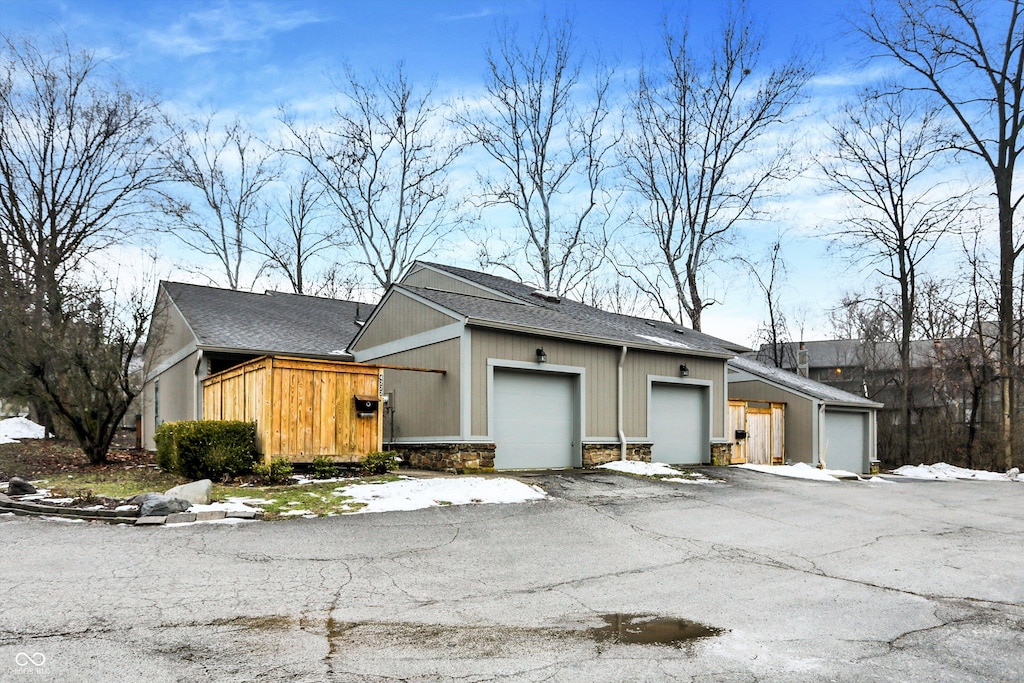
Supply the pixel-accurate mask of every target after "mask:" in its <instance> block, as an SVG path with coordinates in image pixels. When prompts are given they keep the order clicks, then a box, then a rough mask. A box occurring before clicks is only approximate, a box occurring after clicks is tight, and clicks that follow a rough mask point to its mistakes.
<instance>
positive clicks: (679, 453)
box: [649, 384, 708, 465]
mask: <svg viewBox="0 0 1024 683" xmlns="http://www.w3.org/2000/svg"><path fill="white" fill-rule="evenodd" d="M706 396H707V391H706V390H705V389H704V388H703V387H696V386H688V385H685V384H652V385H651V406H650V418H649V420H650V422H649V424H650V427H649V429H650V439H651V444H652V445H651V460H652V461H653V462H665V463H671V464H683V465H699V464H701V463H703V462H704V456H705V452H706V451H707V450H708V446H707V443H708V436H707V428H708V415H707V406H706V403H707V399H706Z"/></svg>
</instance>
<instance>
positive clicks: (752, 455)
mask: <svg viewBox="0 0 1024 683" xmlns="http://www.w3.org/2000/svg"><path fill="white" fill-rule="evenodd" d="M729 430H730V431H729V435H730V436H731V437H733V446H732V456H731V459H730V463H732V464H737V463H744V462H747V463H752V464H755V465H781V464H783V463H784V462H785V460H786V436H785V435H786V406H785V404H783V403H770V402H758V401H742V400H737V399H729Z"/></svg>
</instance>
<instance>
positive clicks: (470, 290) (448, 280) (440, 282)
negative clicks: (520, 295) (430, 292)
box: [402, 267, 509, 301]
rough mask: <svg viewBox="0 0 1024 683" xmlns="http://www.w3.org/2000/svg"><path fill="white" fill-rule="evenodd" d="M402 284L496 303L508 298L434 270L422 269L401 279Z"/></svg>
mask: <svg viewBox="0 0 1024 683" xmlns="http://www.w3.org/2000/svg"><path fill="white" fill-rule="evenodd" d="M402 284H405V285H409V286H411V287H431V288H433V289H440V290H442V291H444V292H454V293H456V294H468V295H470V296H478V297H480V298H481V299H494V300H496V301H508V300H509V297H506V296H501V295H500V294H494V293H493V292H490V291H488V290H486V289H484V288H483V287H477V286H476V285H473V284H470V283H468V282H464V281H463V280H459V279H457V278H455V277H452V276H450V275H447V274H445V273H439V272H437V271H436V270H429V269H427V268H422V267H421V268H418V269H416V270H415V271H413V272H411V273H409V274H408V275H406V276H405V277H404V278H402Z"/></svg>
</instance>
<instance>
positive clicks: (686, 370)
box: [679, 363, 690, 377]
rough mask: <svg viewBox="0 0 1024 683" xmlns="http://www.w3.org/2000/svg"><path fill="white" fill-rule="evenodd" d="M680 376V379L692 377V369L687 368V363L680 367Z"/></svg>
mask: <svg viewBox="0 0 1024 683" xmlns="http://www.w3.org/2000/svg"><path fill="white" fill-rule="evenodd" d="M679 376H680V377H689V376H690V368H688V367H686V363H682V364H680V365H679Z"/></svg>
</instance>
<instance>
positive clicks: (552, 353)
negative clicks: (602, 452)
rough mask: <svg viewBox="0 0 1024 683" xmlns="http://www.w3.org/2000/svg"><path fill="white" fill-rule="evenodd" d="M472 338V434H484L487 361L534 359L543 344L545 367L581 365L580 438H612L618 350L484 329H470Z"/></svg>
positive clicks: (485, 430)
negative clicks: (583, 423) (583, 415)
mask: <svg viewBox="0 0 1024 683" xmlns="http://www.w3.org/2000/svg"><path fill="white" fill-rule="evenodd" d="M472 338H473V357H472V361H471V362H472V366H471V367H472V372H473V376H472V395H473V399H472V405H473V415H472V425H473V426H472V429H473V435H474V436H479V437H483V436H486V435H487V360H488V359H489V358H493V359H501V360H514V361H523V362H535V361H536V360H537V349H538V348H539V347H543V348H544V351H545V353H547V356H548V361H547V364H548V365H549V366H551V365H570V366H573V367H582V368H585V371H586V378H585V385H586V399H585V400H586V421H587V422H586V426H585V429H584V430H583V432H584V438H602V437H604V438H614V437H615V431H616V430H615V401H616V393H615V384H616V381H617V380H616V368H617V367H618V351H616V350H615V349H614V348H612V347H602V346H596V345H592V344H580V343H577V342H567V341H562V340H557V339H550V338H546V337H535V336H530V335H521V334H514V333H509V332H499V331H495V330H485V329H473V330H472Z"/></svg>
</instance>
